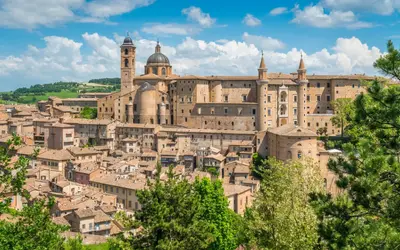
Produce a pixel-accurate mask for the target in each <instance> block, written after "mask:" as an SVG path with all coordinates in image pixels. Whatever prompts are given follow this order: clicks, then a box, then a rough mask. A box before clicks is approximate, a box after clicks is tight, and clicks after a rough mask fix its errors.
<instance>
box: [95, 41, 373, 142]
mask: <svg viewBox="0 0 400 250" xmlns="http://www.w3.org/2000/svg"><path fill="white" fill-rule="evenodd" d="M135 57H136V47H135V45H134V43H133V41H132V39H131V38H130V37H129V36H128V37H126V38H125V40H124V42H123V44H122V45H121V91H120V92H118V93H113V94H110V95H108V96H106V97H103V98H100V99H99V100H98V116H99V118H100V119H114V120H117V121H120V122H127V123H141V124H159V125H179V126H181V127H186V128H193V129H217V130H238V131H265V130H267V129H272V128H276V127H280V126H282V125H285V124H293V125H297V126H299V127H304V128H308V129H310V130H312V131H314V132H316V131H317V130H318V129H319V128H324V127H326V128H327V131H328V134H329V135H336V134H339V133H340V129H339V128H335V127H334V126H332V124H331V122H330V118H331V117H332V114H333V110H332V101H334V100H336V99H338V98H351V99H354V98H355V97H356V96H357V95H358V94H360V93H361V92H362V91H363V88H362V87H361V85H360V80H361V79H364V80H370V79H373V77H367V76H365V75H307V69H306V66H305V63H304V60H303V58H299V59H300V60H299V61H300V62H299V68H298V69H297V73H290V74H285V73H269V72H268V68H267V65H268V60H266V59H264V56H262V57H261V62H260V66H259V68H258V75H254V76H195V75H185V76H179V75H175V74H173V71H172V65H171V63H170V61H169V59H168V57H167V56H166V55H164V54H163V53H162V52H161V46H160V44H159V43H157V46H156V47H155V52H154V54H152V55H151V56H150V57H149V58H148V60H147V64H146V66H145V68H144V72H145V74H143V75H140V76H136V74H135ZM254 71H255V72H257V69H255V70H254Z"/></svg>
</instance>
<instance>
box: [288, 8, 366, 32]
mask: <svg viewBox="0 0 400 250" xmlns="http://www.w3.org/2000/svg"><path fill="white" fill-rule="evenodd" d="M293 11H294V14H295V17H294V19H293V20H292V22H293V23H297V24H303V25H308V26H313V27H317V28H333V27H345V28H348V29H361V28H370V27H372V26H373V24H372V23H368V22H362V21H359V20H358V19H357V17H356V15H355V14H354V13H353V12H352V11H339V10H332V11H331V12H329V13H325V10H324V8H323V7H322V6H321V5H310V6H307V7H305V8H304V10H302V9H300V8H299V6H298V5H296V7H295V8H294V10H293Z"/></svg>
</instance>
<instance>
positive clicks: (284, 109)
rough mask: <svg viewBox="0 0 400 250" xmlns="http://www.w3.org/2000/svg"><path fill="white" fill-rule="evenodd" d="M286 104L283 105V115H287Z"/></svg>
mask: <svg viewBox="0 0 400 250" xmlns="http://www.w3.org/2000/svg"><path fill="white" fill-rule="evenodd" d="M286 110H287V108H286V105H281V115H286Z"/></svg>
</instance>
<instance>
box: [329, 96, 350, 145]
mask: <svg viewBox="0 0 400 250" xmlns="http://www.w3.org/2000/svg"><path fill="white" fill-rule="evenodd" d="M332 105H333V109H334V111H335V115H334V116H333V117H332V118H331V121H332V124H333V125H334V126H336V127H338V128H340V129H341V133H340V134H341V137H343V135H344V129H345V128H346V127H347V125H348V124H349V119H350V117H351V115H352V113H353V101H352V100H351V99H350V98H339V99H337V100H335V101H333V102H332Z"/></svg>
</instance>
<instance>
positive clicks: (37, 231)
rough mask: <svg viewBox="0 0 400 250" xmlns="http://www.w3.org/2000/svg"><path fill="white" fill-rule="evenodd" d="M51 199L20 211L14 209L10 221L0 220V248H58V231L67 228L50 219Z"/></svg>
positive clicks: (60, 240)
mask: <svg viewBox="0 0 400 250" xmlns="http://www.w3.org/2000/svg"><path fill="white" fill-rule="evenodd" d="M52 205H53V200H50V201H49V202H46V201H45V200H40V201H36V202H34V203H33V204H32V205H31V206H25V207H24V208H23V209H22V211H16V213H15V215H14V216H13V219H12V220H11V221H6V220H3V221H0V246H1V247H2V249H21V250H22V249H60V248H61V246H62V244H63V238H62V237H61V236H60V233H61V232H62V231H64V230H66V229H67V228H66V227H65V226H59V225H56V224H54V223H53V222H52V221H51V215H50V207H51V206H52Z"/></svg>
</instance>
